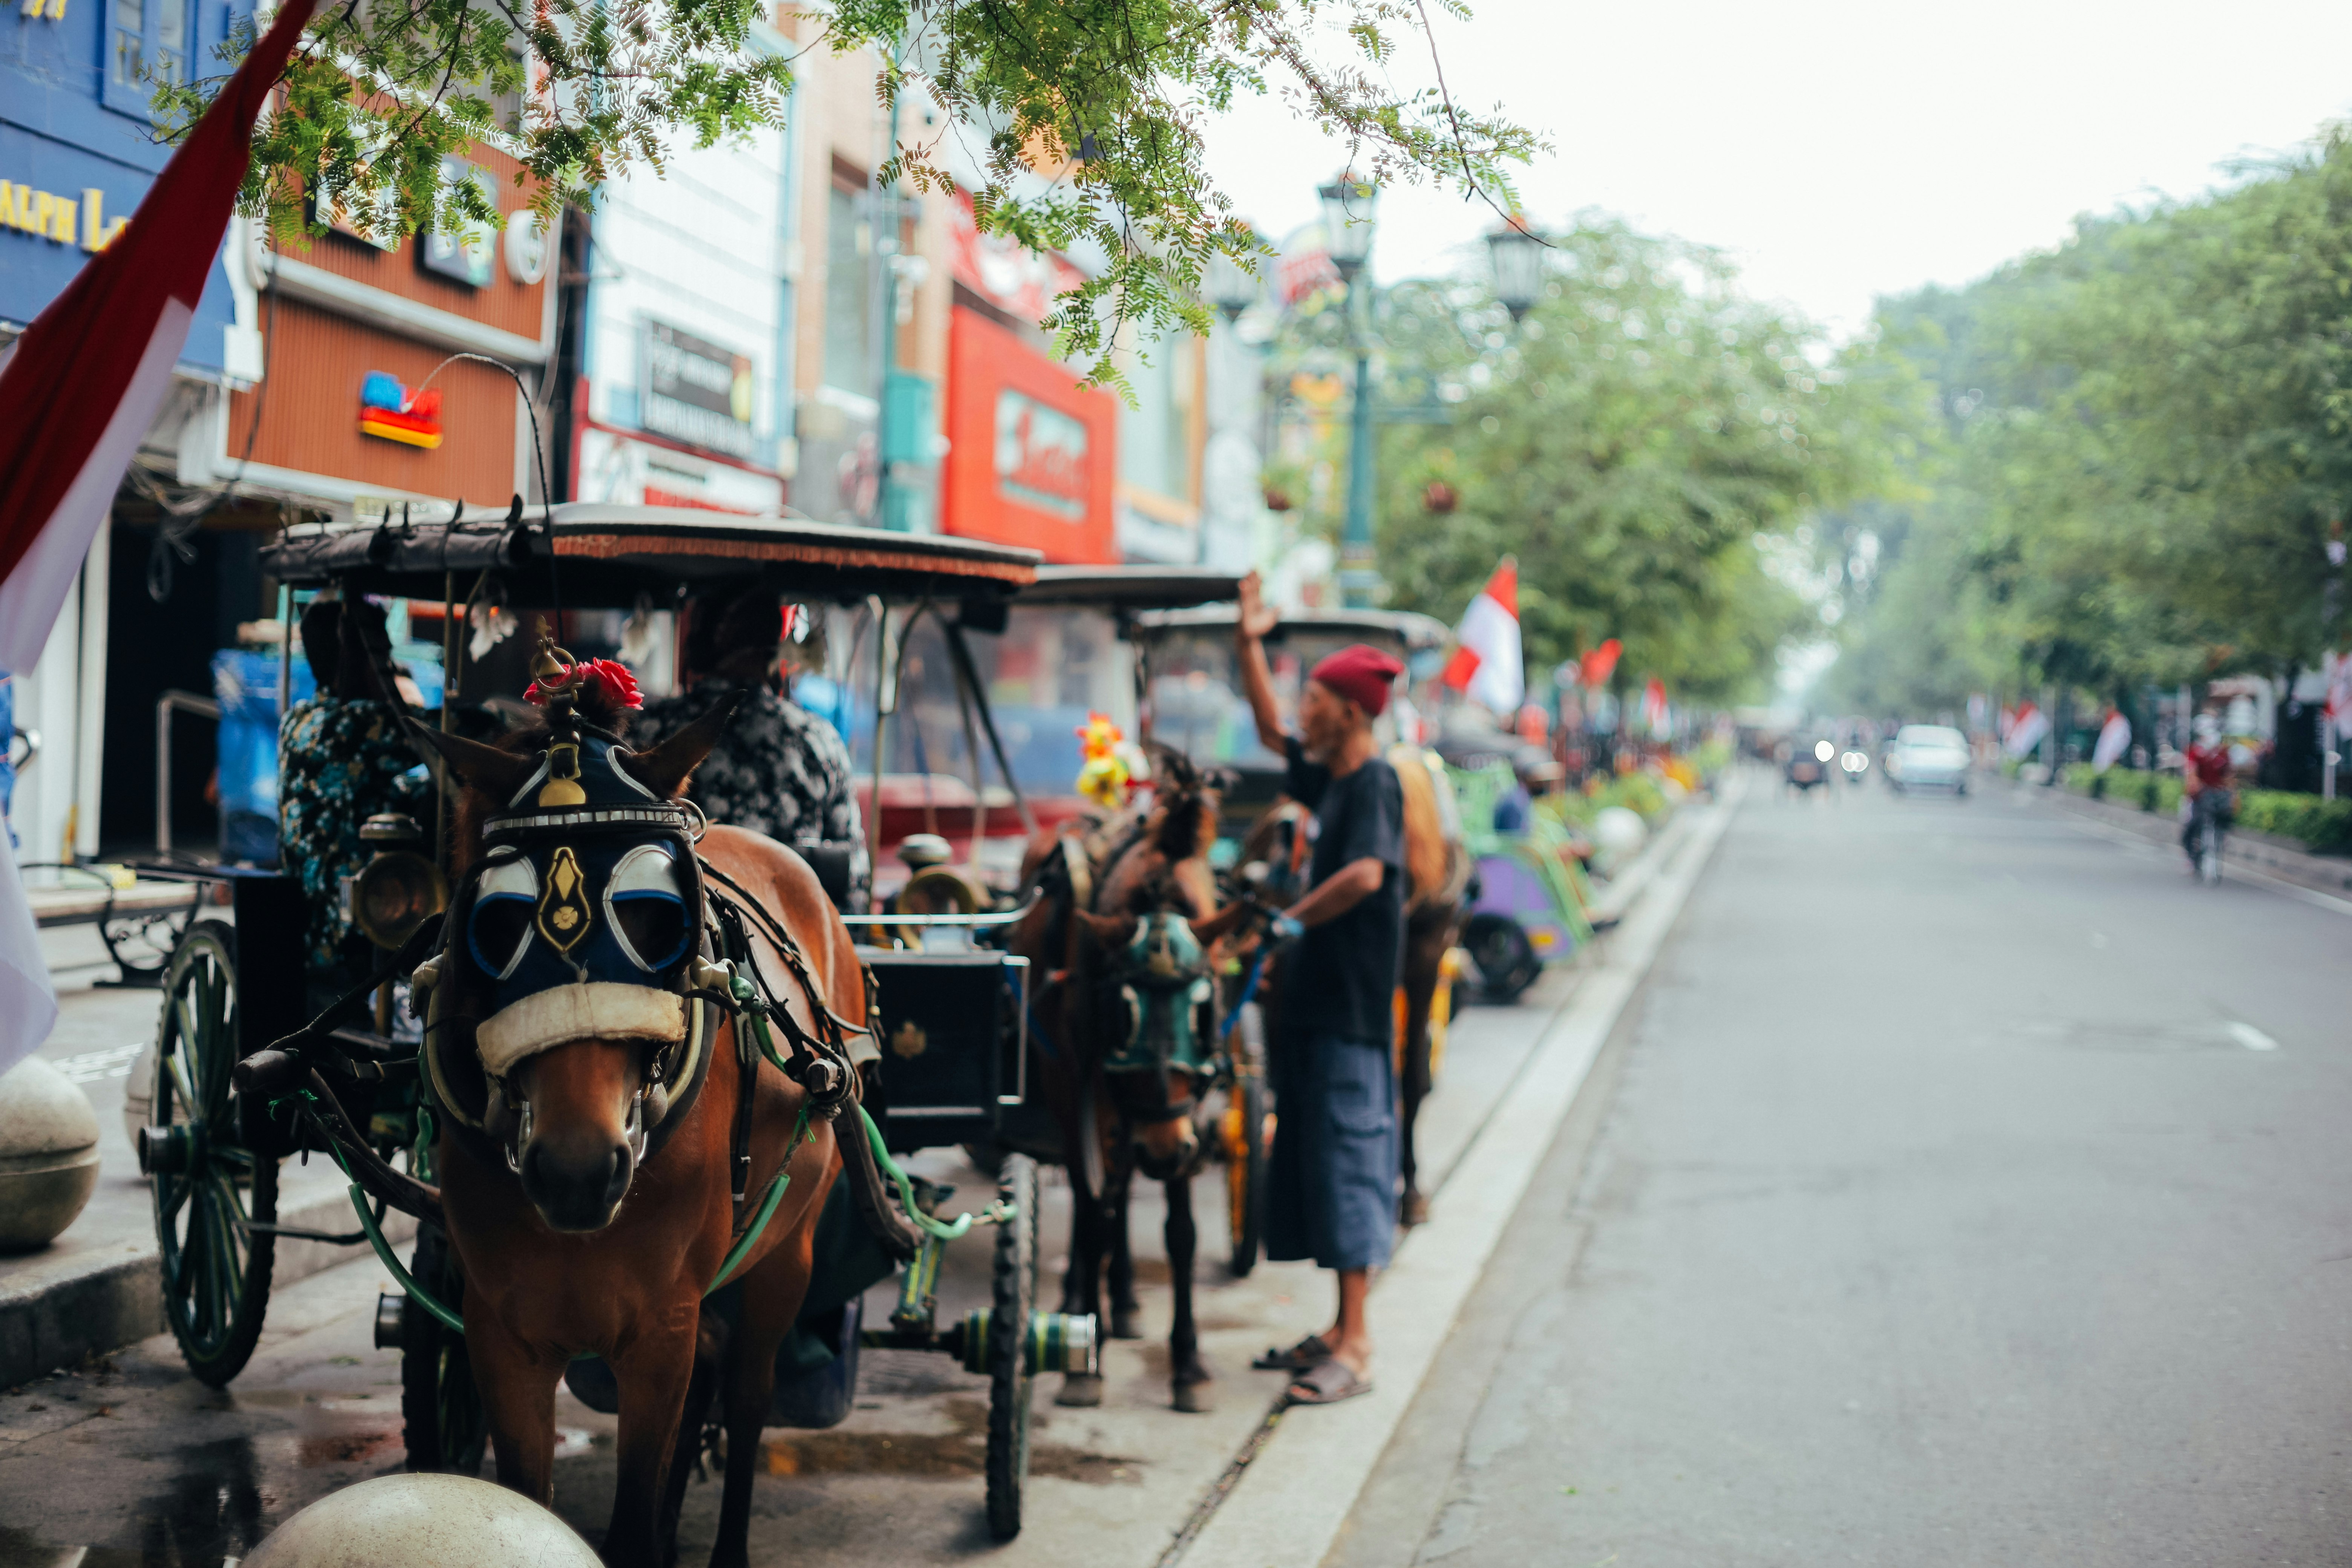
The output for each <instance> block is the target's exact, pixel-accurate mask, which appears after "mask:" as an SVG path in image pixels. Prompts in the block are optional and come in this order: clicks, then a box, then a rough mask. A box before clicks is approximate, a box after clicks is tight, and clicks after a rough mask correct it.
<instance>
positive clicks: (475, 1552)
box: [239, 1475, 600, 1568]
mask: <svg viewBox="0 0 2352 1568" xmlns="http://www.w3.org/2000/svg"><path fill="white" fill-rule="evenodd" d="M520 1564H529V1565H530V1568H600V1564H599V1563H598V1562H597V1559H596V1554H595V1553H594V1552H592V1551H590V1550H589V1549H588V1543H587V1542H584V1541H583V1540H581V1539H580V1537H579V1536H577V1535H575V1534H573V1533H572V1527H571V1526H570V1525H567V1524H565V1523H564V1522H563V1521H562V1520H560V1519H558V1518H556V1517H555V1515H553V1514H551V1513H550V1512H548V1511H547V1510H545V1509H543V1508H541V1507H540V1506H539V1505H538V1504H537V1503H535V1502H533V1501H531V1500H530V1499H529V1498H527V1497H524V1496H523V1495H522V1494H521V1493H520V1492H510V1491H509V1490H507V1489H506V1488H504V1487H501V1486H494V1485H492V1484H491V1483H490V1482H488V1481H480V1480H476V1479H474V1478H472V1477H471V1476H413V1475H397V1476H378V1477H377V1478H376V1479H373V1480H372V1481H362V1482H361V1483H360V1484H359V1485H357V1486H355V1487H345V1488H344V1489H342V1490H341V1491H339V1492H331V1493H329V1494H328V1495H327V1496H325V1497H322V1498H320V1500H318V1501H317V1502H314V1503H312V1504H311V1505H310V1507H309V1508H306V1509H304V1510H302V1511H301V1512H299V1513H298V1514H296V1515H295V1516H294V1517H293V1518H291V1519H289V1520H288V1521H286V1522H285V1523H284V1524H281V1525H279V1526H278V1528H277V1530H275V1531H272V1532H271V1533H270V1534H269V1535H268V1537H267V1538H266V1539H264V1540H263V1542H261V1544H260V1545H259V1546H257V1547H255V1548H254V1549H253V1551H252V1552H250V1553H248V1554H247V1556H246V1557H245V1558H243V1559H242V1560H241V1562H240V1565H239V1568H518V1565H520Z"/></svg>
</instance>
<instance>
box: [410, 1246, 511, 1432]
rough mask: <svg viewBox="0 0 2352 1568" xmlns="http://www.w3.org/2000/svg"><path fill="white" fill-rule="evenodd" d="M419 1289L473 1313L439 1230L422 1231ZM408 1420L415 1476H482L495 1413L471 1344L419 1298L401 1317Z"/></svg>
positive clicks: (414, 1267)
mask: <svg viewBox="0 0 2352 1568" xmlns="http://www.w3.org/2000/svg"><path fill="white" fill-rule="evenodd" d="M408 1271H409V1273H410V1274H411V1275H412V1276H414V1277H415V1280H416V1283H417V1284H418V1285H420V1286H422V1287H423V1288H424V1289H427V1290H429V1291H431V1292H432V1293H433V1298H434V1300H436V1301H439V1302H440V1303H441V1304H442V1305H443V1306H445V1307H446V1308H448V1309H449V1310H451V1311H453V1312H457V1313H461V1314H462V1313H463V1312H464V1310H465V1298H466V1281H465V1279H464V1277H463V1276H462V1275H460V1274H459V1273H458V1272H457V1255H456V1254H455V1253H454V1252H452V1251H451V1250H450V1247H449V1237H448V1236H447V1235H446V1233H445V1232H444V1231H443V1230H442V1229H441V1227H440V1226H436V1225H425V1226H418V1227H417V1230H416V1254H415V1258H413V1259H412V1260H411V1262H410V1265H409V1270H408ZM400 1414H401V1418H402V1420H403V1422H404V1436H405V1438H406V1441H407V1446H408V1468H410V1469H412V1470H443V1471H446V1472H448V1473H449V1474H452V1475H459V1476H471V1475H478V1474H479V1473H480V1472H481V1468H482V1451H483V1449H484V1448H485V1447H487V1446H488V1443H489V1440H490V1423H489V1415H488V1412H486V1411H485V1410H484V1409H483V1408H482V1395H481V1391H480V1390H479V1389H478V1388H477V1387H476V1386H475V1384H474V1368H473V1363H471V1362H469V1361H467V1359H466V1336H465V1335H463V1334H461V1333H458V1332H457V1331H454V1330H452V1329H451V1328H450V1327H449V1326H448V1325H447V1324H446V1323H444V1322H443V1321H441V1320H440V1319H438V1318H436V1317H435V1316H434V1315H433V1314H432V1313H431V1312H428V1311H426V1310H425V1305H424V1303H423V1302H421V1301H418V1300H416V1299H415V1298H414V1297H411V1298H410V1299H409V1300H408V1301H407V1302H406V1303H405V1304H404V1306H403V1307H402V1309H401V1315H400Z"/></svg>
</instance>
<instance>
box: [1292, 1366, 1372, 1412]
mask: <svg viewBox="0 0 2352 1568" xmlns="http://www.w3.org/2000/svg"><path fill="white" fill-rule="evenodd" d="M1371 1391H1372V1380H1371V1379H1370V1377H1368V1376H1363V1375H1360V1374H1359V1373H1357V1372H1356V1371H1355V1370H1354V1369H1353V1368H1352V1367H1350V1366H1349V1364H1348V1363H1346V1362H1343V1361H1337V1360H1334V1361H1327V1362H1321V1363H1317V1364H1316V1365H1314V1366H1311V1367H1308V1368H1307V1370H1306V1371H1305V1372H1302V1373H1299V1374H1298V1375H1297V1377H1294V1378H1292V1379H1291V1380H1290V1403H1291V1404H1293V1405H1337V1404H1339V1401H1341V1400H1343V1399H1353V1398H1355V1397H1356V1395H1358V1394H1370V1392H1371Z"/></svg>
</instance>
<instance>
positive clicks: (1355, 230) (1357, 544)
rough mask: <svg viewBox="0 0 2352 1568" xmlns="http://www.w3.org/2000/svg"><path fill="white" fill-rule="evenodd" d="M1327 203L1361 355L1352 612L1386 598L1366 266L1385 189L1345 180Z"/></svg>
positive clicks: (1332, 245) (1328, 235) (1349, 531)
mask: <svg viewBox="0 0 2352 1568" xmlns="http://www.w3.org/2000/svg"><path fill="white" fill-rule="evenodd" d="M1315 194H1316V195H1318V197H1320V198H1321V200H1322V203H1323V237H1324V243H1325V244H1326V246H1327V247H1328V249H1329V252H1330V256H1331V265H1332V266H1334V267H1336V268H1339V280H1340V281H1341V282H1342V283H1343V284H1345V285H1346V286H1347V289H1348V306H1347V309H1348V339H1349V346H1350V347H1352V348H1353V349H1354V350H1355V352H1356V381H1355V386H1354V389H1353V395H1352V396H1351V398H1350V406H1349V422H1348V425H1349V430H1348V518H1347V522H1346V523H1345V525H1344V526H1343V527H1342V528H1341V529H1340V531H1339V597H1340V600H1341V601H1342V602H1343V603H1345V604H1347V605H1349V606H1351V607H1355V608H1362V607H1365V606H1368V605H1370V604H1371V603H1372V601H1373V600H1374V598H1376V597H1377V596H1378V595H1379V592H1380V585H1381V574H1380V573H1379V572H1378V571H1377V570H1376V569H1374V567H1373V565H1372V342H1371V310H1370V303H1371V282H1370V279H1364V281H1363V284H1362V286H1361V287H1359V286H1358V282H1357V279H1360V278H1362V277H1363V272H1364V265H1365V263H1366V262H1367V261H1369V260H1370V258H1371V253H1372V209H1373V204H1374V203H1375V202H1377V201H1378V200H1379V197H1380V187H1379V186H1377V185H1374V184H1371V183H1370V181H1368V180H1360V179H1358V178H1357V177H1356V176H1355V175H1353V174H1342V175H1340V176H1339V178H1338V179H1336V180H1334V181H1332V182H1331V183H1330V184H1328V185H1319V186H1318V187H1316V192H1315Z"/></svg>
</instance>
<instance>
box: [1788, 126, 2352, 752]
mask: <svg viewBox="0 0 2352 1568" xmlns="http://www.w3.org/2000/svg"><path fill="white" fill-rule="evenodd" d="M2248 174H2250V175H2251V176H2252V177H2250V178H2248V179H2247V180H2246V181H2245V182H2244V183H2242V184H2239V185H2238V186H2236V187H2235V188H2233V189H2231V190H2229V191H2226V192H2223V193H2221V194H2220V195H2214V196H2211V197H2209V198H2206V199H2204V200H2200V201H2197V202H2191V203H2184V204H2170V205H2160V206H2157V207H2153V208H2150V209H2148V210H2147V211H2145V212H2125V213H2119V214H2116V215H2114V216H2108V217H2103V218H2097V219H2091V220H2085V221H2084V223H2083V224H2081V225H2080V226H2078V228H2077V231H2076V233H2075V235H2074V237H2073V238H2072V239H2071V240H2070V241H2069V242H2068V243H2067V244H2066V245H2064V246H2063V247H2059V248H2058V249H2056V250H2054V251H2052V252H2049V253H2046V254H2042V255H2036V256H2031V257H2027V258H2021V260H2019V261H2017V262H2014V263H2011V265H2009V266H2007V267H2005V268H2001V269H2000V271H1998V272H1996V273H1995V274H1994V275H1993V276H1991V277H1990V278H1989V279H1985V280H1983V281H1982V282H1980V283H1979V284H1976V285H1974V286H1972V287H1971V288H1969V289H1963V290H1957V291H1955V290H1943V289H1927V290H1922V291H1920V292H1918V293H1916V294H1914V295H1911V296H1908V297H1906V298H1904V299H1901V300H1890V301H1886V302H1885V303H1884V304H1883V305H1882V308H1881V310H1880V312H1879V321H1880V326H1881V329H1882V331H1883V333H1884V335H1885V339H1886V341H1888V342H1891V343H1894V344H1895V345H1897V347H1898V348H1899V350H1900V352H1902V353H1904V354H1905V355H1906V357H1908V358H1910V359H1911V360H1912V362H1913V363H1915V364H1916V365H1917V366H1918V367H1919V369H1920V371H1921V373H1922V374H1925V375H1926V376H1927V377H1928V378H1929V379H1930V380H1931V381H1932V382H1933V383H1934V384H1935V385H1936V387H1937V393H1938V395H1939V399H1940V404H1941V407H1942V410H1943V413H1944V416H1945V417H1944V421H1943V425H1944V430H1943V439H1942V440H1941V441H1940V442H1938V443H1936V444H1935V447H1934V449H1933V450H1932V451H1929V452H1928V453H1927V454H1926V456H1925V458H1924V459H1923V461H1922V464H1921V467H1920V468H1919V471H1918V473H1917V474H1916V478H1918V479H1920V480H1921V484H1922V488H1923V489H1924V490H1925V491H1926V492H1927V500H1925V501H1924V503H1922V504H1921V505H1920V506H1918V507H1917V508H1916V509H1915V510H1912V511H1911V512H1910V513H1909V514H1907V515H1906V519H1905V522H1906V528H1905V530H1903V531H1900V532H1899V533H1898V534H1897V535H1896V536H1895V543H1896V545H1897V548H1896V549H1895V550H1894V551H1892V552H1889V553H1888V559H1887V560H1886V562H1885V569H1884V571H1883V572H1882V574H1881V576H1882V584H1881V586H1880V587H1879V589H1878V591H1877V592H1876V593H1875V594H1874V595H1873V594H1867V593H1864V594H1855V595H1850V596H1849V599H1848V607H1849V609H1850V611H1851V612H1852V613H1851V614H1850V615H1849V616H1848V622H1847V631H1848V647H1847V650H1846V657H1845V658H1843V659H1842V660H1841V668H1839V669H1838V670H1837V671H1836V672H1833V674H1832V679H1831V683H1830V686H1829V688H1828V690H1829V691H1830V692H1831V693H1832V694H1833V695H1835V696H1838V697H1843V698H1847V699H1850V700H1854V701H1855V702H1857V703H1858V704H1861V703H1863V700H1864V699H1865V698H1867V699H1869V700H1870V703H1871V704H1874V705H1882V706H1890V707H1894V708H1896V709H1898V710H1899V709H1901V708H1903V707H1906V706H1916V705H1921V704H1926V703H1928V702H1931V701H1935V700H1948V698H1949V697H1950V695H1951V693H1952V692H1953V691H1954V689H1956V688H1957V687H1959V686H1962V685H1966V686H1969V688H1971V689H1980V688H1981V687H1982V686H1985V685H1990V684H1996V683H1999V682H2001V681H2003V680H2009V681H2013V682H2019V683H2022V684H2025V685H2029V686H2030V685H2036V684H2039V683H2042V682H2055V683H2059V684H2061V685H2063V686H2069V687H2081V688H2087V689H2091V690H2093V691H2094V692H2096V693H2099V694H2101V695H2103V696H2111V697H2117V698H2121V697H2123V696H2125V695H2126V694H2128V693H2129V692H2131V691H2133V690H2135V689H2140V688H2144V687H2145V686H2147V685H2150V684H2153V685H2158V686H2170V685H2172V684H2174V683H2175V682H2178V681H2181V680H2196V679H2205V678H2207V677H2210V676H2213V675H2218V674H2224V673H2229V672H2231V671H2235V670H2248V669H2251V670H2257V671H2260V672H2263V673H2265V674H2270V675H2273V676H2277V677H2287V676H2291V675H2292V674H2293V673H2294V670H2296V669H2297V668H2308V667H2309V666H2310V665H2311V664H2312V663H2313V662H2314V661H2315V659H2316V658H2317V657H2318V655H2319V654H2320V652H2321V651H2323V649H2324V648H2325V647H2327V646H2328V645H2329V644H2330V643H2331V642H2333V641H2334V640H2336V637H2338V636H2339V635H2340V629H2339V628H2338V627H2336V626H2334V625H2333V624H2331V622H2330V619H2329V614H2330V611H2329V605H2330V599H2329V595H2328V593H2327V578H2328V575H2329V573H2328V568H2327V566H2326V547H2327V544H2328V542H2329V540H2330V539H2331V538H2332V537H2335V536H2336V534H2337V531H2338V530H2339V528H2340V524H2341V520H2342V519H2343V517H2344V515H2345V512H2346V509H2347V501H2352V442H2347V434H2352V431H2347V416H2352V406H2348V405H2347V388H2352V258H2347V250H2352V146H2347V142H2345V140H2344V138H2343V136H2342V135H2341V134H2331V135H2330V136H2328V137H2326V138H2325V139H2323V140H2322V141H2321V142H2317V143H2316V144H2315V145H2314V146H2313V147H2312V148H2310V149H2309V150H2307V151H2306V152H2305V153H2302V154H2300V155H2298V156H2296V157H2294V158H2291V159H2289V160H2286V161H2285V162H2284V163H2280V164H2277V165H2273V166H2272V167H2269V168H2265V169H2258V170H2251V171H2248Z"/></svg>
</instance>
